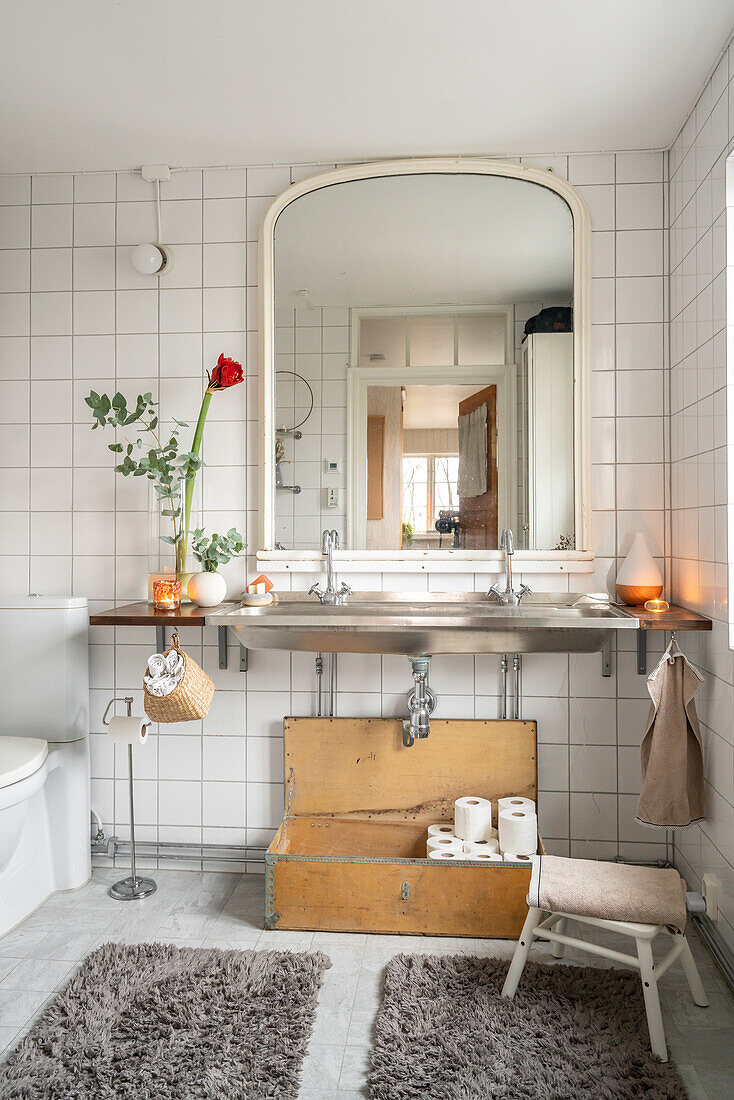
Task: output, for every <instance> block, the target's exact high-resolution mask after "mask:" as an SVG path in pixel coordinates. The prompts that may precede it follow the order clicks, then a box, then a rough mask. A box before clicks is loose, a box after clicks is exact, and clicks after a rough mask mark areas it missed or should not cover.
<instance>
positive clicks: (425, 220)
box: [275, 174, 573, 308]
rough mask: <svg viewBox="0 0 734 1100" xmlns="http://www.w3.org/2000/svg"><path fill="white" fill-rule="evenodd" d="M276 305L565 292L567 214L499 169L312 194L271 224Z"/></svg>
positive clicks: (474, 300) (481, 301)
mask: <svg viewBox="0 0 734 1100" xmlns="http://www.w3.org/2000/svg"><path fill="white" fill-rule="evenodd" d="M275 278H276V304H277V305H278V307H280V308H288V307H291V308H293V307H295V306H297V305H300V304H302V303H303V297H304V295H303V292H304V291H305V292H307V294H308V300H309V302H310V303H311V304H312V305H315V306H336V307H339V306H341V307H346V308H349V307H352V306H363V307H365V306H405V307H407V306H437V305H439V306H445V305H465V306H482V305H495V304H500V303H503V304H504V303H508V302H520V301H526V302H527V301H532V302H546V303H550V302H557V303H558V302H567V301H569V300H570V299H571V298H572V297H573V233H572V220H571V212H570V210H569V209H568V207H567V205H566V203H565V202H564V201H563V199H562V198H561V197H560V196H559V195H557V194H556V193H555V192H553V191H550V190H549V189H548V188H547V187H539V186H538V185H537V184H534V183H528V182H527V181H525V180H516V179H507V178H504V177H500V176H475V175H456V176H454V175H439V174H436V175H423V176H421V175H416V176H383V177H379V178H377V179H368V180H357V181H353V182H351V183H345V184H337V185H335V186H333V187H323V188H321V189H320V190H318V191H311V192H309V193H308V194H306V195H303V196H301V198H299V199H296V200H295V201H294V202H292V203H291V204H290V205H289V206H287V207H286V208H285V210H284V211H283V213H282V214H281V215H280V217H279V218H278V221H277V224H276V227H275Z"/></svg>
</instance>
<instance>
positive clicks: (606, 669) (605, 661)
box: [601, 638, 612, 676]
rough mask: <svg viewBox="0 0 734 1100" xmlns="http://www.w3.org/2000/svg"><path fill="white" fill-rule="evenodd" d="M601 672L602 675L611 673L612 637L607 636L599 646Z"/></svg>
mask: <svg viewBox="0 0 734 1100" xmlns="http://www.w3.org/2000/svg"><path fill="white" fill-rule="evenodd" d="M601 674H602V676H611V675H612V639H611V638H607V640H606V641H605V642H604V645H603V646H602V647H601Z"/></svg>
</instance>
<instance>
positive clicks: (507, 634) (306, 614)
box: [207, 592, 640, 657]
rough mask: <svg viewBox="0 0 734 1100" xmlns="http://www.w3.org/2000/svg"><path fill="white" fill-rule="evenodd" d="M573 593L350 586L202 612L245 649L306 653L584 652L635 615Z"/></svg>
mask: <svg viewBox="0 0 734 1100" xmlns="http://www.w3.org/2000/svg"><path fill="white" fill-rule="evenodd" d="M578 599H579V596H578V594H577V593H574V594H572V595H567V596H566V595H564V594H563V593H555V592H553V593H536V594H534V595H532V596H527V597H526V598H525V599H524V600H523V601H522V603H521V604H520V606H518V607H504V606H501V605H500V604H498V603H496V602H495V601H494V600H490V599H488V598H487V597H486V596H485V595H483V594H482V593H476V592H467V593H455V592H450V593H430V594H429V593H426V594H425V595H423V594H420V595H419V594H416V593H415V592H409V593H405V592H355V593H353V594H352V595H350V596H348V597H347V600H346V602H345V603H343V604H339V605H336V606H329V605H326V604H321V603H319V601H318V600H317V599H316V598H315V597H314V596H311V595H308V594H307V593H305V592H304V593H300V592H298V593H297V592H293V593H290V592H289V593H285V594H279V596H278V597H277V601H276V602H275V603H272V604H269V605H268V606H266V607H237V608H235V609H233V610H226V611H217V612H214V613H213V614H212V615H210V616H208V617H207V622H208V623H209V624H211V625H217V626H225V625H226V626H229V627H230V628H231V629H232V630H233V631H234V633H235V634H236V635H237V638H238V639H239V641H240V642H241V644H242V645H243V646H245V647H246V648H248V649H290V650H305V651H307V652H312V653H319V652H324V653H401V654H405V655H406V656H408V657H416V656H423V655H433V654H435V653H592V652H597V651H598V650H600V649H602V647H603V646H604V644H605V642H607V641H609V640H610V639H611V637H612V636H613V635H614V633H615V631H617V630H635V629H637V627H638V626H639V625H640V624H639V621H638V620H637V619H636V618H634V617H632V616H628V615H626V614H624V613H623V612H621V611H620V610H618V609H617V608H616V607H613V606H610V605H608V604H598V603H597V604H594V603H578V602H577V601H578Z"/></svg>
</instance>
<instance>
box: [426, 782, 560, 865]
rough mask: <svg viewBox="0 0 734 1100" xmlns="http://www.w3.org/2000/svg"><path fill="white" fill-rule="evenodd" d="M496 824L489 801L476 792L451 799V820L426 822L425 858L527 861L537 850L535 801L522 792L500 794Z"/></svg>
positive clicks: (495, 861)
mask: <svg viewBox="0 0 734 1100" xmlns="http://www.w3.org/2000/svg"><path fill="white" fill-rule="evenodd" d="M497 826H498V828H494V827H493V825H492V803H491V802H490V801H489V799H487V798H481V797H480V796H479V795H466V796H465V797H463V798H457V799H456V802H455V803H454V823H453V825H452V824H451V823H450V822H448V821H437V822H435V824H433V825H429V826H428V837H427V839H426V855H427V857H428V859H443V860H469V861H471V862H474V861H477V862H492V863H501V862H502V861H503V860H504V861H506V862H512V863H518V862H520V863H523V862H526V861H529V858H530V856H532V855H535V853H536V852H537V850H538V819H537V816H536V813H535V803H534V802H533V800H532V799H531V798H524V797H522V796H517V797H514V796H513V797H510V798H501V799H500V800H499V803H498V814H497Z"/></svg>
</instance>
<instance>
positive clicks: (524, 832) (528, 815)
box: [497, 795, 538, 863]
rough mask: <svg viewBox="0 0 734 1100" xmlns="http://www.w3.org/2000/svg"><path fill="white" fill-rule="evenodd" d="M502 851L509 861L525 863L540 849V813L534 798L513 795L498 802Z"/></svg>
mask: <svg viewBox="0 0 734 1100" xmlns="http://www.w3.org/2000/svg"><path fill="white" fill-rule="evenodd" d="M497 828H498V830H499V838H500V851H501V852H502V855H503V858H504V859H505V862H507V863H525V862H527V860H528V858H529V857H530V856H534V855H535V853H536V852H537V851H538V815H537V813H536V811H535V803H534V802H533V800H532V798H523V797H522V796H520V795H511V796H510V797H509V798H500V799H499V801H498V803H497Z"/></svg>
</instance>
